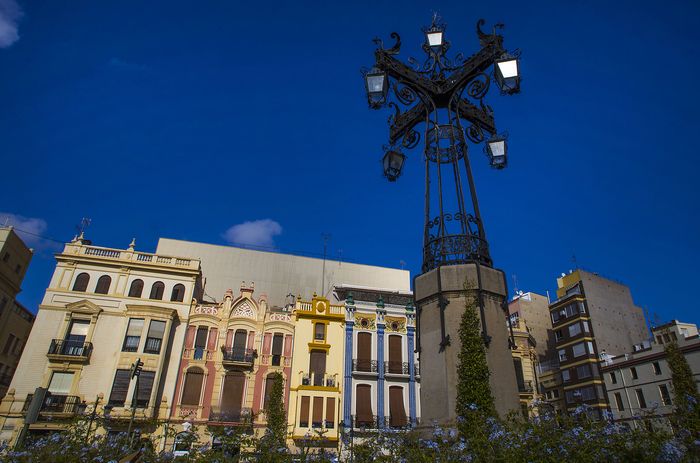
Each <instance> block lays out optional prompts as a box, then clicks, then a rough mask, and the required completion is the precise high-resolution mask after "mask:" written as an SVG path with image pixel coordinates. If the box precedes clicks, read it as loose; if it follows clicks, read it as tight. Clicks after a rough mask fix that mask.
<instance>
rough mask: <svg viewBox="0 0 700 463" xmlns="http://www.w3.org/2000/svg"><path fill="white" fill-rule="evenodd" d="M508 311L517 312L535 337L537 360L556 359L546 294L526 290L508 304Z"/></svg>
mask: <svg viewBox="0 0 700 463" xmlns="http://www.w3.org/2000/svg"><path fill="white" fill-rule="evenodd" d="M508 308H509V311H510V313H514V312H518V314H519V318H520V320H524V321H525V325H526V326H527V328H528V330H529V331H530V334H531V335H532V337H533V338H534V339H535V343H536V344H537V345H536V346H535V351H536V352H537V356H538V360H539V361H540V362H546V361H548V360H552V359H556V348H555V345H556V344H555V342H554V333H553V332H552V317H551V316H550V315H549V300H548V298H547V296H542V295H541V294H537V293H532V292H528V293H525V294H523V295H522V296H518V297H516V298H515V299H514V300H512V301H511V302H510V303H509V304H508Z"/></svg>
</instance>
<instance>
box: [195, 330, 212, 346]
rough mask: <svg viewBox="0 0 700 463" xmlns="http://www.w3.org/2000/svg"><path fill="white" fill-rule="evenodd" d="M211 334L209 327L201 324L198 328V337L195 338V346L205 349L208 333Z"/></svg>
mask: <svg viewBox="0 0 700 463" xmlns="http://www.w3.org/2000/svg"><path fill="white" fill-rule="evenodd" d="M208 334H209V328H207V327H206V326H200V327H199V328H197V337H196V338H195V340H194V347H200V348H202V349H204V346H206V345H207V335H208Z"/></svg>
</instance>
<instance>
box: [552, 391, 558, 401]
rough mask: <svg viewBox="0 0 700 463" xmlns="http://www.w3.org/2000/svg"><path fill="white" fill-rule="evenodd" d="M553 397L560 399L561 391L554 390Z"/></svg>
mask: <svg viewBox="0 0 700 463" xmlns="http://www.w3.org/2000/svg"><path fill="white" fill-rule="evenodd" d="M552 395H553V396H554V398H555V399H558V398H559V389H554V390H553V391H552Z"/></svg>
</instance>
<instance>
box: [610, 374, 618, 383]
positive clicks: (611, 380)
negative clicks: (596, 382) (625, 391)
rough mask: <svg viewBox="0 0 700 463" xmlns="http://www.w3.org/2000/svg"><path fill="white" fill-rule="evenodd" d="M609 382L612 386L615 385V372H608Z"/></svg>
mask: <svg viewBox="0 0 700 463" xmlns="http://www.w3.org/2000/svg"><path fill="white" fill-rule="evenodd" d="M610 382H611V383H613V384H617V376H615V372H614V371H611V372H610Z"/></svg>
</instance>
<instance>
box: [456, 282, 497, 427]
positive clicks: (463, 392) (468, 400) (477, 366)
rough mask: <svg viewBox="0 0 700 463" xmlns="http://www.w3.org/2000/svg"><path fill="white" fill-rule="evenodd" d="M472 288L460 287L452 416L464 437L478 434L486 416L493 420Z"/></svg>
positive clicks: (467, 283)
mask: <svg viewBox="0 0 700 463" xmlns="http://www.w3.org/2000/svg"><path fill="white" fill-rule="evenodd" d="M473 286H474V285H473V284H470V283H469V282H466V283H465V285H464V289H465V291H466V292H467V297H466V301H465V304H464V312H463V313H462V319H461V322H460V325H459V340H460V351H459V354H458V358H459V367H458V368H457V375H458V383H457V404H456V413H457V417H458V419H459V424H458V427H459V431H460V432H461V433H462V435H464V436H468V435H473V434H474V433H479V432H482V429H481V428H480V427H479V425H480V423H482V422H483V420H484V419H485V418H486V417H488V416H495V410H494V403H493V396H492V395H491V386H490V384H489V367H488V363H487V362H486V347H485V345H484V339H483V337H482V332H481V322H480V318H479V312H478V310H477V298H476V295H475V294H474V290H473Z"/></svg>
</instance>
